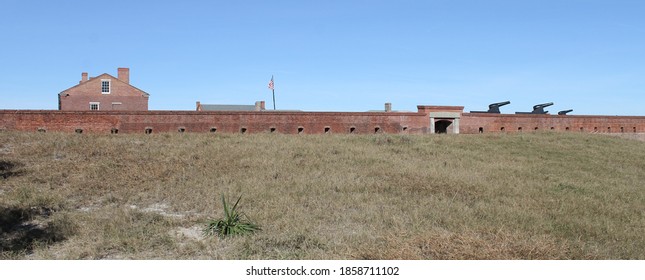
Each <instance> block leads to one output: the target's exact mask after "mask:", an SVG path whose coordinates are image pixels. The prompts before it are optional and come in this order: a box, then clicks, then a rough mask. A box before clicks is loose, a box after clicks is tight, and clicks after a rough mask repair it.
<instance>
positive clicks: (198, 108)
mask: <svg viewBox="0 0 645 280" xmlns="http://www.w3.org/2000/svg"><path fill="white" fill-rule="evenodd" d="M201 110H202V104H201V103H199V101H197V111H201Z"/></svg>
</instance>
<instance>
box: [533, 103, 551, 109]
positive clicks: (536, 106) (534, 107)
mask: <svg viewBox="0 0 645 280" xmlns="http://www.w3.org/2000/svg"><path fill="white" fill-rule="evenodd" d="M552 105H553V102H549V103H542V104H537V105H535V106H533V110H535V109H539V108H545V107H549V106H552Z"/></svg>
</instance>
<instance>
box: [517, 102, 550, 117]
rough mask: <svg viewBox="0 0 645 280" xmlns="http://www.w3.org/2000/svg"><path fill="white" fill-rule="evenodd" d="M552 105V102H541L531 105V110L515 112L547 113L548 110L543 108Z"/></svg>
mask: <svg viewBox="0 0 645 280" xmlns="http://www.w3.org/2000/svg"><path fill="white" fill-rule="evenodd" d="M551 105H553V102H549V103H542V104H537V105H534V106H533V111H532V112H515V114H548V113H549V111H544V108H546V107H549V106H551Z"/></svg>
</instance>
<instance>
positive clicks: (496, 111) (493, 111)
mask: <svg viewBox="0 0 645 280" xmlns="http://www.w3.org/2000/svg"><path fill="white" fill-rule="evenodd" d="M508 104H511V102H510V101H504V102H497V103H493V104H490V105H488V111H470V112H471V113H491V114H500V111H499V107H502V106H504V105H508Z"/></svg>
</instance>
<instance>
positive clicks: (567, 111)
mask: <svg viewBox="0 0 645 280" xmlns="http://www.w3.org/2000/svg"><path fill="white" fill-rule="evenodd" d="M571 112H573V109H569V110H563V111H560V112H558V115H561V116H564V115H566V114H567V113H571Z"/></svg>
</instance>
